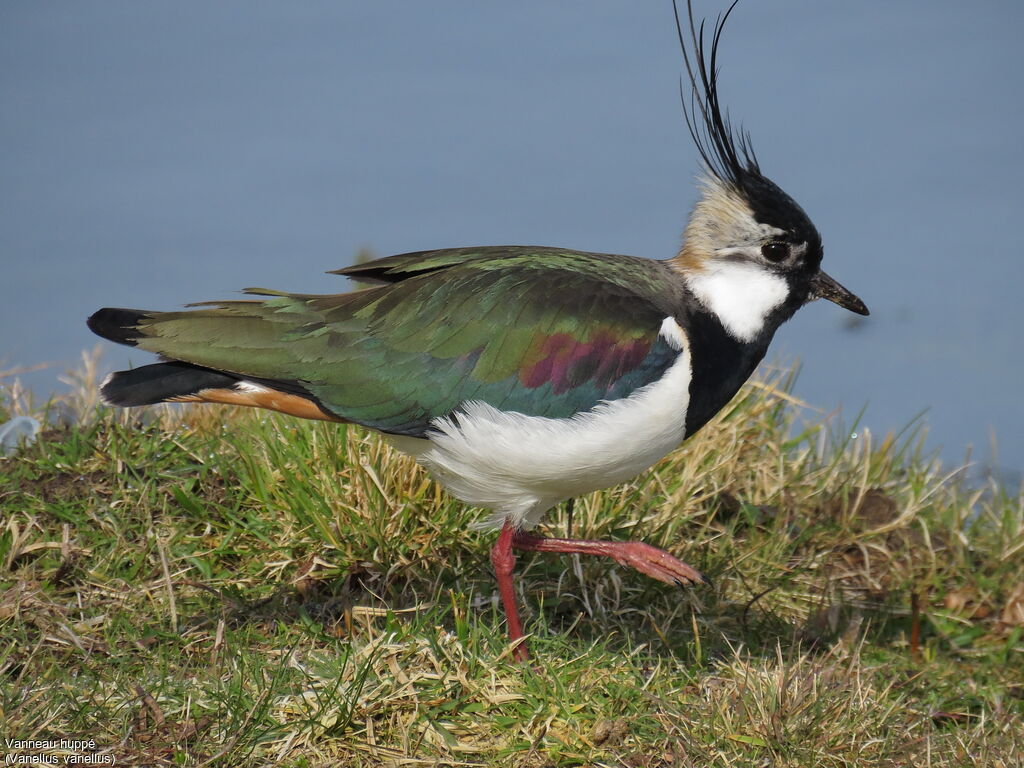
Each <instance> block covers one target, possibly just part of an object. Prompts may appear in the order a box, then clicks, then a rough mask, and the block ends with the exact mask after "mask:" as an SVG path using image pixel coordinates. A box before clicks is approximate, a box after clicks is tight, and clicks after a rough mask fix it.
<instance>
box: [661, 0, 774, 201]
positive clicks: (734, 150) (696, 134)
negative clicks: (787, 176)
mask: <svg viewBox="0 0 1024 768" xmlns="http://www.w3.org/2000/svg"><path fill="white" fill-rule="evenodd" d="M738 2H739V0H733V3H732V4H731V5H730V6H729V8H728V9H727V10H726V11H725V13H723V14H722V15H720V16H719V17H718V19H717V20H716V21H715V26H714V28H713V29H712V31H711V37H710V41H709V40H708V38H707V36H706V34H705V29H704V25H705V21H704V20H703V19H702V20H701V22H700V24H697V22H696V21H695V20H694V18H693V2H692V0H687V2H686V15H687V20H688V21H689V26H690V31H689V35H687V34H686V33H685V32H684V31H683V24H682V22H681V21H680V19H679V7H678V6H677V4H676V0H672V7H673V10H675V16H676V32H677V33H678V35H679V45H680V46H681V47H682V49H683V61H684V62H685V64H686V73H687V75H689V78H690V95H689V98H687V97H686V93H685V89H684V86H683V83H682V82H680V86H679V92H680V97H681V98H682V101H683V114H684V115H685V116H686V127H687V128H689V129H690V135H691V136H692V137H693V141H694V143H695V144H696V145H697V151H698V152H700V156H701V158H703V160H704V163H705V164H706V165H707V167H708V169H709V170H710V171H711V172H712V173H714V174H715V175H716V176H717V177H718V178H720V179H721V180H722V181H725V182H729V183H731V184H732V185H733V186H735V187H738V188H739V189H743V188H744V187H745V186H746V185H747V183H748V182H749V181H752V180H753V179H751V177H754V178H759V177H761V169H760V167H759V166H758V164H757V157H756V156H755V155H754V150H753V148H752V147H751V145H750V134H749V133H747V132H746V131H743V130H742V129H741V130H739V131H733V127H732V123H731V122H730V120H729V113H728V111H726V112H724V113H723V112H722V105H721V102H720V101H719V98H718V45H719V43H720V42H721V40H722V30H723V29H725V22H726V21H727V20H728V19H729V15H730V14H731V13H732V11H733V9H734V8H735V7H736V4H737V3H738ZM687 37H689V40H687ZM709 42H710V48H709V47H708V44H709ZM691 47H692V54H691Z"/></svg>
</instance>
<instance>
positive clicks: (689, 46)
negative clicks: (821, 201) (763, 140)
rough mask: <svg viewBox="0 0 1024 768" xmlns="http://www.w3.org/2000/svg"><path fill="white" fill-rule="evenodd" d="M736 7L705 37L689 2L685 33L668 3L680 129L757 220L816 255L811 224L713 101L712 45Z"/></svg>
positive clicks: (715, 98)
mask: <svg viewBox="0 0 1024 768" xmlns="http://www.w3.org/2000/svg"><path fill="white" fill-rule="evenodd" d="M738 3H739V0H733V2H732V3H731V4H730V5H729V7H728V8H727V9H726V11H725V13H723V14H721V15H720V16H719V17H718V18H717V19H716V20H715V24H714V27H713V28H712V30H711V34H710V37H709V36H708V35H707V33H706V31H705V22H704V21H703V20H701V22H700V23H699V24H698V23H697V22H696V21H695V20H694V17H693V0H686V18H687V21H688V22H689V33H688V34H687V33H686V32H684V31H683V23H682V21H681V20H680V18H679V6H678V4H677V0H672V8H673V10H674V11H675V17H676V32H677V34H678V35H679V45H680V46H681V47H682V49H683V61H684V62H685V64H686V73H687V75H689V80H690V94H689V98H687V96H686V92H685V87H684V83H682V82H681V83H680V97H681V98H682V101H683V114H684V115H685V116H686V127H687V128H689V129H690V136H692V137H693V141H694V143H695V144H696V145H697V151H698V152H700V156H701V158H703V160H704V163H705V165H707V167H708V170H709V171H710V172H711V173H713V174H714V175H715V176H716V177H717V178H718V179H720V180H721V181H723V182H724V183H726V184H729V185H731V186H732V187H733V188H735V189H736V190H737V191H739V192H740V193H741V194H742V195H743V197H744V198H745V199H746V200H747V202H748V203H750V207H751V209H752V211H753V213H754V216H755V218H757V220H758V221H761V222H764V223H767V224H771V225H773V226H777V227H781V228H782V229H784V230H786V231H788V232H790V234H791V235H792V236H793V238H794V239H795V240H796V241H797V242H799V241H806V242H808V243H809V244H810V245H811V247H812V250H815V251H818V253H819V257H820V249H821V236H820V235H819V234H818V231H817V230H816V229H815V228H814V225H813V224H812V223H811V220H810V219H809V218H808V217H807V214H806V213H804V211H803V209H802V208H801V207H800V206H799V205H797V203H796V201H794V200H793V198H791V197H790V196H789V195H787V194H786V193H785V192H783V191H782V189H780V188H779V187H778V186H777V185H776V184H775V183H774V182H773V181H771V179H769V178H767V177H766V176H765V175H764V174H763V173H761V168H760V166H759V165H758V163H757V156H756V155H755V154H754V149H753V147H752V146H751V144H750V134H749V133H747V132H746V131H744V130H742V129H739V130H733V127H732V122H731V121H730V120H729V113H728V111H725V112H723V110H722V105H721V102H720V101H719V98H718V46H719V44H720V43H721V41H722V30H723V29H724V28H725V23H726V21H728V19H729V15H730V14H731V13H732V12H733V9H734V8H735V7H736V5H737V4H738Z"/></svg>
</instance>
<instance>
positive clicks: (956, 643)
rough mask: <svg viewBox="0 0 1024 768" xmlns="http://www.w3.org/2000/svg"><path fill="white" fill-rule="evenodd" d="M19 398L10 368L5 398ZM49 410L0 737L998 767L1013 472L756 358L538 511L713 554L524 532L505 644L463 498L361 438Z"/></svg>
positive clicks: (1018, 593) (321, 755) (1019, 622)
mask: <svg viewBox="0 0 1024 768" xmlns="http://www.w3.org/2000/svg"><path fill="white" fill-rule="evenodd" d="M0 383H2V382H0ZM27 410H30V406H28V405H27V404H26V403H24V402H23V398H20V397H18V395H17V393H12V392H11V391H10V390H8V391H7V392H6V399H5V400H2V401H0V421H2V420H4V419H6V418H7V417H8V416H10V415H12V414H14V413H16V412H25V411H27ZM62 413H63V415H64V421H65V422H71V423H70V425H68V426H64V427H53V428H50V429H48V430H46V431H45V432H44V433H43V434H42V435H41V436H40V438H39V440H38V441H37V442H36V443H35V444H34V445H32V446H29V447H26V448H24V449H22V450H21V451H20V452H18V453H17V454H15V455H13V456H10V457H8V458H5V459H0V521H2V529H0V590H2V592H0V677H2V678H3V682H2V684H0V722H3V729H2V730H3V733H2V736H0V738H3V739H5V740H7V739H18V740H23V741H25V740H33V739H35V740H43V741H46V740H53V739H60V738H76V739H91V740H93V741H94V742H95V744H94V745H93V746H91V747H88V748H84V749H80V752H81V753H82V754H85V753H88V754H90V755H92V756H93V759H94V760H96V761H97V762H94V763H93V764H112V765H130V766H142V765H154V766H165V765H166V766H211V765H223V766H263V765H280V766H377V765H395V766H405V765H408V766H418V765H444V766H450V765H487V766H490V765H495V766H537V767H538V768H539V767H540V766H629V767H630V768H654V767H655V766H659V767H665V768H668V767H669V766H874V765H878V766H906V765H930V766H1012V765H1020V764H1021V757H1020V755H1022V754H1024V728H1021V726H1020V722H1021V720H1022V718H1024V504H1022V498H1021V496H1020V495H1019V493H1016V494H1010V493H1009V492H1008V491H1007V490H1006V489H1004V488H1000V487H998V486H996V485H994V484H991V485H986V486H979V487H975V486H970V485H967V484H965V483H964V482H962V481H961V480H960V479H959V475H958V474H957V473H956V472H955V471H953V472H950V471H947V470H943V469H942V468H940V466H939V465H938V464H937V463H936V462H935V461H933V460H931V459H930V458H929V457H928V456H927V455H925V454H924V453H923V452H922V445H923V439H922V436H921V435H920V434H910V435H905V436H903V437H894V436H889V437H886V438H884V439H876V438H875V437H873V436H872V435H870V434H868V433H866V432H862V431H861V432H859V434H858V435H857V437H856V438H853V437H852V436H851V429H850V428H849V427H846V428H843V427H842V426H841V425H838V424H836V423H835V422H834V420H833V419H828V418H825V417H823V416H822V415H820V414H816V413H814V412H813V411H812V410H809V409H807V408H804V407H801V406H800V404H797V403H795V402H794V401H793V400H792V398H790V397H789V396H788V395H787V394H786V393H785V387H784V386H782V385H781V384H780V382H779V381H778V380H775V381H771V382H768V383H765V382H760V383H756V384H753V385H750V386H748V387H747V388H745V389H744V390H743V392H742V393H741V395H740V396H739V397H738V398H737V399H736V400H734V401H733V403H732V404H731V405H730V406H729V407H727V408H726V409H725V410H724V411H723V412H722V413H721V414H719V416H718V417H717V418H716V419H715V420H714V421H713V422H712V423H711V424H710V425H708V427H706V428H705V430H704V431H703V432H702V433H701V434H700V435H698V436H697V437H696V438H694V439H692V440H691V441H689V442H688V443H687V444H686V445H685V446H684V447H683V448H682V449H681V450H679V451H677V452H676V453H674V454H673V455H671V456H670V457H668V458H667V459H666V460H664V461H663V462H661V463H660V464H659V465H658V466H657V467H656V468H655V469H654V470H653V471H651V472H649V473H646V474H644V475H642V476H641V477H638V478H637V479H636V480H635V481H634V482H632V483H629V484H626V485H622V486H619V487H615V488H612V489H609V490H607V491H603V492H600V493H596V494H593V495H591V496H587V497H584V498H581V499H579V500H578V501H577V503H576V506H575V511H574V513H573V515H572V519H571V521H570V520H569V519H568V517H567V515H566V513H565V511H564V510H559V511H558V512H557V513H555V514H553V515H552V516H551V517H550V519H549V526H548V528H547V530H548V531H550V532H552V533H554V534H564V533H565V531H566V529H567V528H568V527H570V526H571V529H572V533H573V534H574V535H576V536H585V537H589V538H609V539H620V540H621V539H628V538H639V539H643V540H645V541H647V542H649V543H651V544H655V545H657V546H662V547H665V548H667V549H668V550H670V551H671V552H672V553H673V554H676V555H677V556H679V557H681V558H683V559H685V560H686V561H688V562H689V563H691V564H692V565H694V566H695V567H697V568H699V569H701V570H702V571H704V572H705V573H707V574H708V575H709V576H710V577H711V578H712V579H713V581H714V585H713V586H708V587H704V586H701V587H697V588H690V589H675V588H670V587H667V586H666V585H663V584H660V583H656V582H653V581H651V580H649V579H646V578H645V577H643V576H641V575H639V574H635V573H633V572H629V571H626V570H623V569H622V568H620V567H619V566H617V565H616V564H615V563H613V562H611V561H608V560H603V559H585V558H579V557H578V556H577V557H563V556H556V555H545V554H538V555H535V556H522V557H520V559H519V564H518V569H517V570H518V574H519V589H520V598H521V601H522V604H523V606H524V617H525V621H526V630H527V631H528V632H530V633H531V637H530V638H529V642H530V648H531V651H532V654H533V656H532V659H531V663H529V664H527V665H523V664H518V663H516V662H515V661H514V660H513V659H512V656H511V654H510V648H509V647H508V644H507V640H506V636H505V633H504V626H503V616H502V613H501V610H500V607H499V605H498V602H497V598H496V589H495V585H494V582H493V577H492V575H491V573H490V564H489V560H488V551H489V547H490V545H491V542H492V538H493V536H492V534H486V533H481V532H477V531H475V530H474V529H473V528H472V527H471V523H472V522H473V521H474V520H476V519H477V518H478V517H479V516H480V514H481V512H480V510H474V509H470V508H467V507H465V506H464V505H462V504H460V503H458V502H456V501H454V500H452V499H451V498H449V497H447V496H446V495H445V494H444V493H443V492H442V491H441V490H440V489H439V488H438V487H437V486H436V485H435V484H434V483H433V482H432V481H431V480H430V478H429V477H427V476H426V475H425V474H424V473H423V472H422V471H421V470H420V469H419V468H417V467H416V466H415V464H413V463H412V462H411V461H410V460H409V459H407V458H405V457H402V456H401V455H399V454H397V453H396V452H395V451H393V450H392V449H391V448H390V447H389V446H388V445H387V444H386V443H384V442H383V441H381V440H380V439H378V438H377V437H375V436H372V435H370V434H368V433H366V432H364V431H363V430H361V429H359V428H356V427H344V426H338V425H333V424H315V423H309V422H299V421H295V420H292V419H289V418H287V417H278V416H275V415H268V414H265V413H259V412H253V411H243V410H241V409H230V408H221V407H197V408H192V409H191V410H184V409H179V410H165V411H159V412H157V411H155V410H154V409H150V410H149V411H145V410H140V411H137V412H113V411H109V410H105V409H96V408H95V407H94V405H93V404H92V403H91V402H89V396H88V394H87V388H83V389H82V390H81V392H79V394H78V397H77V399H76V400H75V401H74V402H73V403H72V404H71V405H70V406H68V405H65V406H64V407H63V409H62ZM69 413H70V414H72V415H71V416H68V414H69ZM804 420H806V423H804ZM795 425H798V426H795ZM33 749H34V750H35V752H33ZM47 749H50V752H46V750H47ZM0 751H2V752H4V758H5V759H9V756H11V755H15V756H17V755H21V756H24V755H30V754H42V753H46V754H55V755H59V754H61V752H60V746H59V744H58V745H57V746H51V747H47V746H46V745H45V744H44V746H43V748H39V747H31V746H25V745H22V746H21V747H18V746H17V745H14V746H11V745H10V744H9V743H8V742H6V741H4V742H3V743H2V744H0ZM65 752H67V750H65ZM99 760H105V761H106V762H103V763H101V762H98V761H99Z"/></svg>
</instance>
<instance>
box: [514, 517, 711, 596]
mask: <svg viewBox="0 0 1024 768" xmlns="http://www.w3.org/2000/svg"><path fill="white" fill-rule="evenodd" d="M506 526H507V524H506ZM502 535H505V530H504V529H503V530H502ZM511 546H512V548H514V549H522V550H527V551H532V552H568V553H571V554H580V555H605V556H606V557H610V558H612V559H613V560H614V561H615V562H617V563H618V564H619V565H625V566H628V567H630V568H633V569H635V570H637V571H640V573H643V574H646V575H647V576H650V577H651V578H652V579H657V580H658V581H664V582H665V583H666V584H678V585H680V586H683V585H686V584H696V583H698V582H700V583H702V584H710V583H711V582H710V581H709V580H708V579H707V577H706V576H704V575H703V574H701V572H700V571H698V570H696V569H694V568H691V567H690V566H689V565H687V564H686V563H684V562H683V561H682V560H679V559H677V558H675V557H673V556H672V555H670V554H669V553H668V552H666V551H665V550H663V549H658V548H657V547H652V546H651V545H650V544H644V543H643V542H640V541H587V540H585V539H554V538H550V539H549V538H546V537H544V536H534V535H533V534H531V533H524V532H522V531H515V532H513V534H512V537H511Z"/></svg>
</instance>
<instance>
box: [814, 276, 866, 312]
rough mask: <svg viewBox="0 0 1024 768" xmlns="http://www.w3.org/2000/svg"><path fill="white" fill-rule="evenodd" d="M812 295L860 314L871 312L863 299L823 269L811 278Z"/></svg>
mask: <svg viewBox="0 0 1024 768" xmlns="http://www.w3.org/2000/svg"><path fill="white" fill-rule="evenodd" d="M811 296H812V297H813V298H817V299H828V300H829V301H831V302H832V303H834V304H838V305H839V306H840V307H842V308H843V309H848V310H850V311H851V312H856V313H857V314H858V315H869V314H871V313H870V312H868V308H867V305H866V304H865V303H864V302H863V301H861V300H860V299H858V298H857V297H856V296H854V295H853V294H852V293H850V292H849V291H848V290H846V289H845V288H843V286H841V285H840V284H839V283H837V282H836V281H835V280H833V279H832V278H831V277H829V276H828V275H826V274H825V273H824V272H821V271H819V272H818V274H816V275H815V276H814V277H812V278H811Z"/></svg>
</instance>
